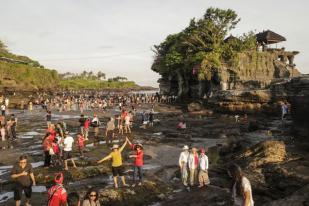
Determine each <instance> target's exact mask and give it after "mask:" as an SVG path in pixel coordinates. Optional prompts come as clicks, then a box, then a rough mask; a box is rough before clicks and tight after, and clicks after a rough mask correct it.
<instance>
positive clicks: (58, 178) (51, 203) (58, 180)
mask: <svg viewBox="0 0 309 206" xmlns="http://www.w3.org/2000/svg"><path fill="white" fill-rule="evenodd" d="M63 179H64V176H63V174H62V173H57V174H55V178H54V182H55V185H54V186H52V187H51V188H50V189H49V190H48V201H47V203H48V206H67V197H68V194H67V191H66V189H65V188H64V186H63Z"/></svg>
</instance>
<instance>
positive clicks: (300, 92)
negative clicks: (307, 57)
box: [286, 75, 309, 137]
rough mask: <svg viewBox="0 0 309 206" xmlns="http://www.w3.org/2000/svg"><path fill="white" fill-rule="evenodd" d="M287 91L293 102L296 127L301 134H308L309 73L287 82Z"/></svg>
mask: <svg viewBox="0 0 309 206" xmlns="http://www.w3.org/2000/svg"><path fill="white" fill-rule="evenodd" d="M286 93H287V95H288V100H289V102H290V103H291V114H292V117H293V120H294V123H295V126H296V128H295V129H296V130H299V131H300V135H301V136H306V135H308V134H309V75H304V76H301V77H297V78H293V79H292V80H291V81H290V82H288V83H286ZM306 137H308V136H306Z"/></svg>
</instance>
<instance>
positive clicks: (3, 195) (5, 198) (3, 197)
mask: <svg viewBox="0 0 309 206" xmlns="http://www.w3.org/2000/svg"><path fill="white" fill-rule="evenodd" d="M13 197H14V192H4V193H1V194H0V203H3V202H6V201H8V200H9V199H12V198H13Z"/></svg>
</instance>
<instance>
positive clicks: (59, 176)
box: [54, 172, 64, 184]
mask: <svg viewBox="0 0 309 206" xmlns="http://www.w3.org/2000/svg"><path fill="white" fill-rule="evenodd" d="M63 179H64V177H63V174H62V172H59V173H56V174H55V178H54V181H55V183H58V184H62V183H63Z"/></svg>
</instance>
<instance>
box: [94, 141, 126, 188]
mask: <svg viewBox="0 0 309 206" xmlns="http://www.w3.org/2000/svg"><path fill="white" fill-rule="evenodd" d="M127 143H128V140H127V139H126V141H125V142H124V143H123V145H122V146H121V147H120V148H119V146H118V145H117V144H115V145H113V147H112V152H111V153H110V154H109V155H107V156H106V157H104V158H103V159H101V160H100V161H98V162H97V163H98V164H100V163H102V162H104V161H106V160H109V159H111V160H112V172H113V177H114V186H115V188H118V176H120V178H121V181H122V184H123V186H129V185H127V184H126V181H125V177H124V174H123V172H124V171H123V170H124V168H123V165H122V155H121V153H122V151H123V149H124V148H125V146H126V145H127Z"/></svg>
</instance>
